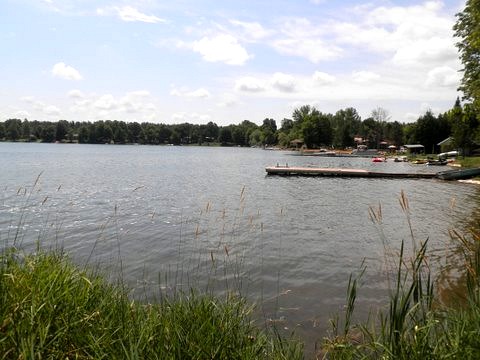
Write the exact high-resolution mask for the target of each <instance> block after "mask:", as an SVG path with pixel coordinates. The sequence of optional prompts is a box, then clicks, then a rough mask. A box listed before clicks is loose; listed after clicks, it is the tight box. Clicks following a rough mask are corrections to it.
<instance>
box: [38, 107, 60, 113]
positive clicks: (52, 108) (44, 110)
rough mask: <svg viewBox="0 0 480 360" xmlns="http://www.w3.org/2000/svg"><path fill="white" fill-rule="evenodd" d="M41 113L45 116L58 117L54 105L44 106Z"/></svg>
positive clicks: (57, 111) (57, 109)
mask: <svg viewBox="0 0 480 360" xmlns="http://www.w3.org/2000/svg"><path fill="white" fill-rule="evenodd" d="M42 111H43V112H44V113H45V114H47V115H60V113H61V112H60V109H59V108H58V107H56V106H54V105H48V106H45V107H44V108H43V109H42Z"/></svg>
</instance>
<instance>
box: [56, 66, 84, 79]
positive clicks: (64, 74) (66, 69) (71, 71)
mask: <svg viewBox="0 0 480 360" xmlns="http://www.w3.org/2000/svg"><path fill="white" fill-rule="evenodd" d="M52 75H53V76H55V77H58V78H61V79H65V80H82V75H80V73H79V72H78V71H77V70H76V69H75V68H73V67H71V66H68V65H66V64H65V63H63V62H59V63H56V64H55V65H53V68H52Z"/></svg>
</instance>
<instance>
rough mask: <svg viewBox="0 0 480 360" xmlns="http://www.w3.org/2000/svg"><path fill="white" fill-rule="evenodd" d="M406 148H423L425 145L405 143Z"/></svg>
mask: <svg viewBox="0 0 480 360" xmlns="http://www.w3.org/2000/svg"><path fill="white" fill-rule="evenodd" d="M403 147H404V148H407V149H423V148H425V146H423V145H420V144H415V145H403Z"/></svg>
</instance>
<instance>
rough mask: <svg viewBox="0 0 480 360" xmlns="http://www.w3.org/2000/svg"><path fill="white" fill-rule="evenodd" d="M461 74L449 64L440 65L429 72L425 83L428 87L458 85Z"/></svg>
mask: <svg viewBox="0 0 480 360" xmlns="http://www.w3.org/2000/svg"><path fill="white" fill-rule="evenodd" d="M460 78H461V76H460V74H459V72H458V71H455V70H454V69H452V68H451V67H449V66H439V67H436V68H434V69H432V70H430V71H429V72H428V74H427V80H426V82H425V85H426V86H428V87H437V86H441V87H457V86H458V85H459V84H460Z"/></svg>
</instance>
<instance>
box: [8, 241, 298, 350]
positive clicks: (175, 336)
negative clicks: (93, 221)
mask: <svg viewBox="0 0 480 360" xmlns="http://www.w3.org/2000/svg"><path fill="white" fill-rule="evenodd" d="M0 260H1V262H0V270H1V277H0V319H1V320H2V321H1V324H0V354H1V355H0V358H1V359H43V358H53V359H65V358H70V359H71V358H79V359H82V358H95V359H102V358H108V359H112V358H116V359H300V358H301V357H302V348H301V346H300V345H299V344H298V343H294V342H287V341H285V340H282V339H281V338H280V337H278V336H275V334H272V333H267V332H266V331H262V330H260V329H258V328H257V327H255V326H254V325H253V321H252V318H251V314H252V310H253V308H252V307H251V306H249V305H248V304H247V303H246V301H245V300H244V299H243V298H241V297H238V296H233V295H231V294H230V295H227V296H225V297H223V298H220V297H213V296H210V295H205V294H203V295H201V294H198V293H196V292H195V291H193V290H192V291H191V292H189V293H184V294H180V293H177V294H176V296H175V297H174V298H168V297H166V298H162V300H161V301H160V302H159V303H158V304H141V303H138V302H135V301H131V300H130V299H129V297H128V293H127V292H126V291H125V289H124V288H123V287H119V286H113V285H110V284H108V283H107V282H106V281H105V280H104V279H103V278H102V277H101V276H99V275H97V274H95V273H92V272H89V271H87V270H80V269H79V268H78V267H76V266H75V265H73V264H72V262H71V261H70V260H69V259H68V257H67V256H66V255H65V254H63V253H61V252H44V251H42V250H40V249H39V251H38V252H37V253H35V254H24V253H22V252H19V251H15V250H11V251H8V252H6V253H4V254H2V256H1V257H0Z"/></svg>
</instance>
